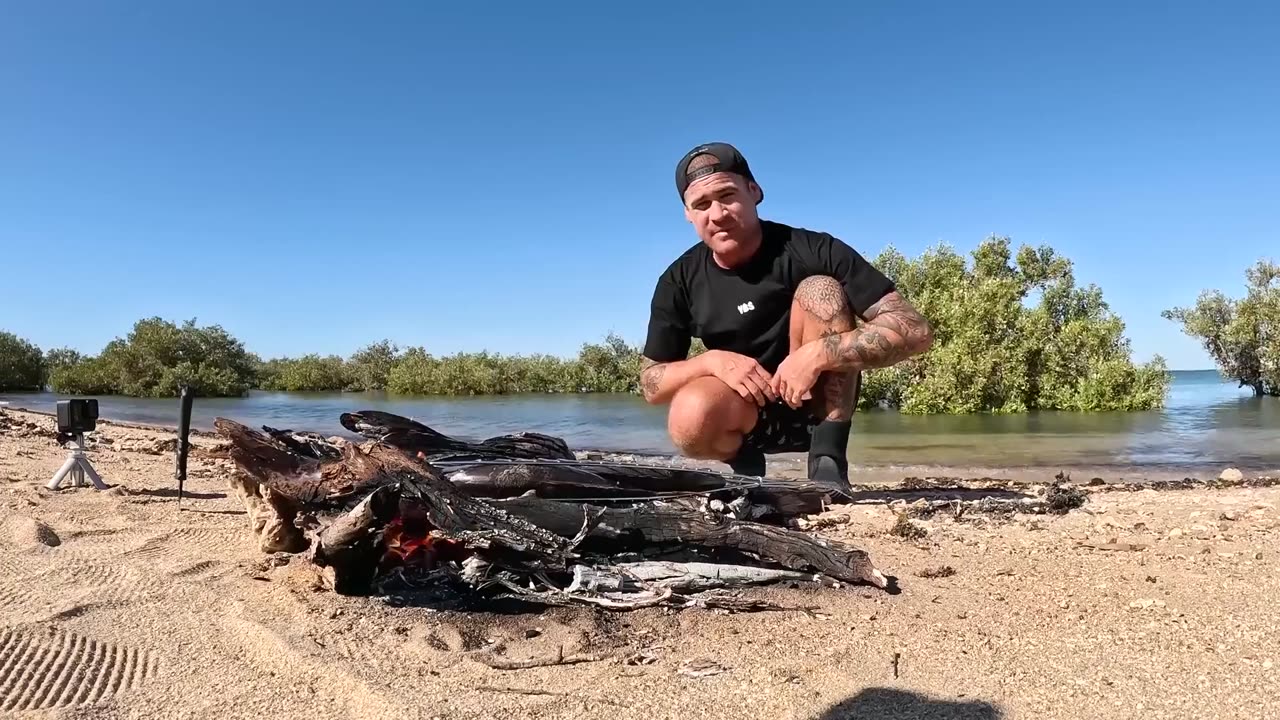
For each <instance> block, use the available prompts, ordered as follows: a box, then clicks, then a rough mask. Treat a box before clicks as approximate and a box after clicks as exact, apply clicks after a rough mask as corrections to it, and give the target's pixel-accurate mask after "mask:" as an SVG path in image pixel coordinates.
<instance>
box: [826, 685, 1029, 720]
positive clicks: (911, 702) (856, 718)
mask: <svg viewBox="0 0 1280 720" xmlns="http://www.w3.org/2000/svg"><path fill="white" fill-rule="evenodd" d="M1003 717H1004V713H1002V712H1000V709H999V708H997V707H996V706H995V705H992V704H991V703H988V702H983V701H981V700H968V701H964V700H961V701H952V700H932V699H930V698H928V697H925V696H924V695H917V694H916V693H913V692H907V691H905V690H893V689H890V688H867V689H866V690H863V691H862V692H860V693H858V694H857V695H854V696H853V697H851V698H849V699H847V700H845V701H843V702H841V703H840V704H838V705H834V706H832V707H831V708H830V709H828V710H827V711H826V712H825V713H823V714H822V715H819V716H818V717H817V719H816V720H908V719H909V720H925V719H928V720H1000V719H1001V718H1003Z"/></svg>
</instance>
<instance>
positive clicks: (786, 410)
mask: <svg viewBox="0 0 1280 720" xmlns="http://www.w3.org/2000/svg"><path fill="white" fill-rule="evenodd" d="M820 422H822V418H820V417H816V416H815V415H814V414H813V413H811V412H809V408H808V406H807V405H801V406H800V407H799V408H792V407H791V406H790V405H788V404H786V403H784V402H782V401H781V400H779V401H778V402H772V403H769V404H768V405H765V406H764V407H762V408H760V409H759V410H758V411H757V413H756V426H755V427H753V428H751V432H749V433H747V434H746V435H745V436H744V437H743V438H742V444H743V447H747V448H754V449H756V450H759V451H761V452H763V453H784V452H808V451H809V441H810V440H811V439H812V438H813V429H814V428H815V427H817V426H818V423H820Z"/></svg>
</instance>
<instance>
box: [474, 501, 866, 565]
mask: <svg viewBox="0 0 1280 720" xmlns="http://www.w3.org/2000/svg"><path fill="white" fill-rule="evenodd" d="M493 503H494V504H495V505H496V506H498V507H500V508H502V509H504V510H506V511H507V512H508V513H510V514H512V515H516V516H519V517H521V518H523V519H524V520H526V521H528V522H530V523H532V524H534V525H537V526H539V527H543V528H546V529H548V530H550V531H552V532H554V533H557V534H559V535H561V536H563V537H570V536H573V535H575V534H576V533H577V532H578V530H579V529H580V527H581V525H582V510H581V509H580V508H579V507H577V506H574V505H572V504H570V503H561V502H555V501H551V500H543V499H541V498H533V497H519V498H511V499H509V500H495V501H493ZM599 513H600V515H599V519H598V522H597V524H596V526H595V528H593V529H592V530H591V532H590V533H588V535H587V538H586V539H587V541H588V542H590V541H593V540H595V541H601V540H603V541H607V544H608V545H612V546H613V547H614V548H618V549H623V548H626V549H635V550H642V549H644V548H646V547H659V548H661V547H673V546H681V545H701V546H703V547H707V548H713V549H724V550H734V551H738V552H742V553H746V554H748V555H752V556H754V557H757V558H759V559H760V560H763V561H765V562H770V563H774V564H776V565H778V566H781V567H782V568H785V569H788V570H802V571H812V572H816V573H821V574H822V575H826V576H827V577H830V578H833V579H835V580H840V581H843V582H850V583H857V582H866V583H870V584H872V585H875V586H876V587H881V588H883V587H886V586H887V584H888V580H887V578H885V576H884V575H883V574H882V573H881V572H880V571H879V570H877V569H876V568H875V566H873V565H872V563H871V559H870V557H869V556H868V555H867V553H866V552H865V551H863V550H859V549H857V548H854V547H852V546H848V545H845V544H844V543H840V542H837V541H835V540H827V539H824V538H819V537H816V536H812V535H808V534H805V533H803V532H799V531H796V530H788V529H786V528H780V527H775V526H773V525H765V524H762V523H754V522H745V521H741V520H732V519H728V518H712V517H707V516H705V515H703V514H701V513H698V512H695V511H692V510H689V509H687V508H681V507H672V506H667V505H662V504H659V503H646V504H643V505H636V506H634V507H630V508H600V509H599ZM619 546H621V547H619ZM597 548H599V543H598V542H597V543H596V544H592V545H590V546H588V545H587V544H586V543H584V544H583V545H582V550H583V551H584V552H586V551H588V550H589V549H590V550H593V551H594V550H597Z"/></svg>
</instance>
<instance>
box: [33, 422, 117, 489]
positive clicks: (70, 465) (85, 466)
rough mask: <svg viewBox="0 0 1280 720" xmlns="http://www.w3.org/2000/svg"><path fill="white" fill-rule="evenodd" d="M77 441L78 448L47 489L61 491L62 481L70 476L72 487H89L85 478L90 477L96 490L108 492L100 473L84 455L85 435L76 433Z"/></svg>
mask: <svg viewBox="0 0 1280 720" xmlns="http://www.w3.org/2000/svg"><path fill="white" fill-rule="evenodd" d="M75 441H76V446H75V447H74V448H72V449H71V452H70V454H68V455H67V461H66V462H65V463H63V464H62V467H61V468H59V469H58V472H56V473H54V475H53V479H52V480H50V481H49V484H48V485H46V486H45V487H47V488H49V489H50V490H58V489H60V487H61V485H62V481H63V480H64V479H66V477H67V476H68V475H70V476H71V486H72V487H88V486H89V483H87V482H85V476H86V475H88V476H89V479H90V480H92V481H93V486H94V487H95V488H97V489H99V490H106V489H107V484H106V483H104V482H102V478H101V477H99V476H98V471H97V470H94V469H93V465H91V464H90V463H89V458H88V457H87V456H86V455H85V454H84V433H80V432H78V433H76V434H75Z"/></svg>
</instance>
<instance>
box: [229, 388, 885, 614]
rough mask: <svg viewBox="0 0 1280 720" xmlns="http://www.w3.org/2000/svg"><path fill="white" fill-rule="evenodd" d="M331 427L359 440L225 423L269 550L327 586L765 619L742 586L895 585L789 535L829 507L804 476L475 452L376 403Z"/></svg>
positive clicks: (867, 566)
mask: <svg viewBox="0 0 1280 720" xmlns="http://www.w3.org/2000/svg"><path fill="white" fill-rule="evenodd" d="M339 420H340V422H341V423H342V425H343V427H345V428H347V429H348V430H350V431H352V432H353V433H355V434H357V435H359V436H361V437H362V438H364V440H363V441H362V442H349V441H345V440H343V439H340V438H331V439H330V438H325V437H322V436H321V435H318V434H316V433H311V432H296V431H289V430H277V429H275V428H271V427H267V426H263V428H262V430H261V431H258V430H254V429H251V428H249V427H246V426H244V425H241V424H239V423H236V422H233V421H231V420H227V419H224V418H218V419H217V421H216V422H215V426H216V427H217V429H218V431H219V432H220V433H221V434H222V435H223V436H224V437H225V438H226V439H227V440H228V441H229V442H230V446H229V450H228V455H229V457H230V458H231V459H232V461H233V462H234V463H235V465H236V467H237V472H236V477H235V478H234V480H233V483H234V484H235V486H236V489H237V491H238V492H239V493H240V495H241V497H242V499H243V500H244V501H245V504H246V507H247V509H248V510H249V515H250V518H251V525H252V528H253V531H254V532H255V534H256V536H257V538H258V540H259V545H260V547H261V549H262V550H263V551H264V552H268V553H288V554H291V555H297V556H302V557H305V558H306V559H307V561H309V562H310V563H312V564H314V566H315V567H316V568H317V569H318V570H319V571H320V573H321V575H322V577H323V578H324V584H325V585H326V587H328V588H329V589H331V590H333V591H335V592H339V593H343V594H356V595H360V594H371V593H386V592H388V588H389V587H397V588H400V589H405V588H409V589H422V588H427V587H431V586H437V587H449V588H455V589H458V590H459V591H460V592H464V593H468V594H470V595H471V596H473V597H475V598H480V599H483V598H498V597H502V598H512V597H514V598H519V599H522V600H525V601H529V602H534V603H540V604H556V605H571V604H590V605H598V606H603V607H607V608H613V609H631V608H637V607H647V606H653V605H667V606H676V607H689V606H700V607H718V608H727V609H764V608H768V607H773V606H771V605H770V604H769V603H764V602H760V601H757V600H751V599H747V598H744V597H743V596H742V595H741V594H739V593H738V592H735V591H736V590H739V589H741V588H743V587H745V586H751V585H761V584H769V583H778V582H788V583H815V584H824V585H828V586H843V585H846V584H868V585H873V586H876V587H880V588H884V587H885V586H886V585H887V579H886V578H885V576H884V575H883V574H882V573H881V572H880V571H879V570H877V569H876V568H875V566H874V565H873V564H872V563H871V560H870V558H869V557H868V556H867V553H865V552H864V551H862V550H859V549H857V548H854V547H851V546H848V545H845V544H843V543H839V542H836V541H833V540H828V539H820V538H819V537H817V536H815V535H812V534H808V533H805V532H802V531H800V530H797V529H794V525H795V520H796V519H797V518H798V517H800V516H802V515H807V514H812V513H816V512H820V511H821V510H822V509H823V507H824V502H825V495H824V491H823V490H822V489H821V488H819V487H817V486H814V485H811V484H809V483H806V482H804V481H774V480H768V479H761V478H744V477H741V476H735V475H730V474H723V473H716V472H712V471H707V470H693V469H686V468H680V467H669V466H664V465H640V464H630V463H609V462H602V461H584V460H579V459H577V458H576V456H575V455H574V453H573V452H572V451H571V450H570V449H569V447H568V446H567V445H566V443H565V442H564V441H563V440H562V439H560V438H555V437H551V436H547V435H542V434H539V433H518V434H513V435H503V436H499V437H495V438H490V439H488V440H484V441H482V442H478V443H471V442H466V441H463V440H458V439H456V438H453V437H450V436H448V435H445V434H443V433H440V432H437V431H436V430H433V429H432V428H430V427H427V426H426V425H423V424H421V423H418V422H415V421H413V420H410V419H408V418H404V417H400V416H398V415H392V414H390V413H385V412H380V411H364V412H358V413H344V414H343V415H341V417H340V418H339Z"/></svg>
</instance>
